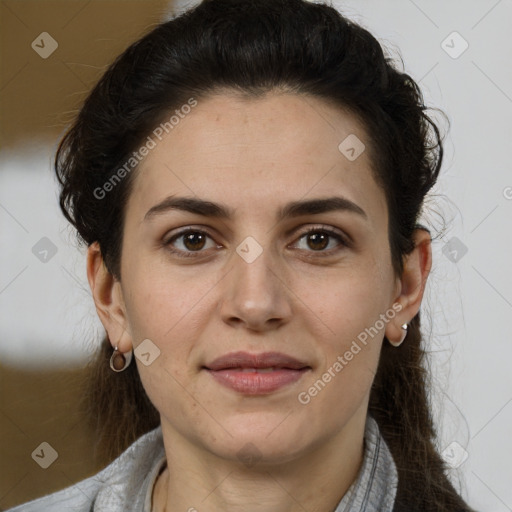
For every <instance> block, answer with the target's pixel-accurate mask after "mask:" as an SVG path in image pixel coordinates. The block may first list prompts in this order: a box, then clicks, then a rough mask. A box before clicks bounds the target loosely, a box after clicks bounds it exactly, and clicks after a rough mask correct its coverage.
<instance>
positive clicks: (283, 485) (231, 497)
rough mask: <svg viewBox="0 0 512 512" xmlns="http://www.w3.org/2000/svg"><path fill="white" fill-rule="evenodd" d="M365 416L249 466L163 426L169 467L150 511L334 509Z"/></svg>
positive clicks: (359, 456) (349, 478)
mask: <svg viewBox="0 0 512 512" xmlns="http://www.w3.org/2000/svg"><path fill="white" fill-rule="evenodd" d="M365 419H366V415H362V416H361V415H360V416H354V417H353V418H351V420H350V421H349V423H347V424H346V425H345V427H344V428H343V430H342V431H341V432H339V433H337V434H336V436H334V437H332V438H330V439H327V440H325V441H323V442H321V443H318V444H316V445H315V446H314V447H309V448H307V449H305V450H304V451H303V453H302V454H301V455H300V456H298V457H294V458H293V460H288V461H286V462H280V463H276V462H275V461H265V460H264V458H263V459H261V460H260V461H259V462H258V464H256V465H255V467H253V468H247V467H244V466H243V465H242V464H240V462H239V461H238V460H236V459H235V460H231V459H230V460H227V459H226V458H222V457H218V456H216V455H214V454H212V453H211V452H208V451H206V450H202V449H199V448H198V446H197V444H192V443H190V442H188V440H186V439H185V438H184V437H182V436H180V435H178V434H177V433H176V431H173V430H171V429H167V430H164V429H163V433H164V445H165V449H166V457H167V462H168V465H167V468H166V469H165V470H164V472H163V473H162V474H161V475H160V477H159V479H158V481H157V484H156V486H155V488H154V492H153V511H154V512H184V511H188V512H202V511H205V510H208V512H221V511H222V512H224V511H225V510H229V511H230V512H268V510H272V511H273V512H304V510H308V511H309V512H326V511H328V512H334V511H335V509H336V506H337V504H338V503H339V502H340V501H341V499H342V498H343V496H344V495H345V493H346V492H347V490H348V489H349V487H350V485H351V484H352V483H353V482H354V481H355V479H356V477H357V475H358V472H359V470H360V467H361V464H362V460H363V448H364V443H363V437H364V426H365ZM162 427H164V424H162ZM166 432H167V435H166Z"/></svg>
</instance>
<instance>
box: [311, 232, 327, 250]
mask: <svg viewBox="0 0 512 512" xmlns="http://www.w3.org/2000/svg"><path fill="white" fill-rule="evenodd" d="M329 238H330V236H329V235H326V234H325V233H318V232H315V233H312V234H308V235H306V239H307V244H308V246H309V247H310V248H311V249H314V250H315V251H316V250H323V249H325V248H326V247H327V245H328V244H329Z"/></svg>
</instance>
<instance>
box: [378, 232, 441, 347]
mask: <svg viewBox="0 0 512 512" xmlns="http://www.w3.org/2000/svg"><path fill="white" fill-rule="evenodd" d="M413 239H414V249H413V251H412V252H411V253H410V254H408V255H407V256H406V259H405V261H404V269H403V272H402V276H401V278H400V279H399V283H398V288H399V289H400V291H399V295H398V296H396V297H395V300H394V302H395V303H399V304H400V305H401V306H402V309H401V310H400V311H399V312H398V313H397V314H396V316H395V317H394V319H393V320H392V321H390V322H389V323H388V324H387V326H386V331H385V333H386V338H387V339H388V340H390V341H399V340H400V339H401V337H402V332H403V330H402V327H401V326H402V325H403V324H405V323H409V322H410V321H411V320H412V319H413V318H414V317H415V316H416V314H417V313H418V311H419V310H420V305H421V301H422V299H423V294H424V292H425V285H426V283H427V278H428V275H429V273H430V269H431V268H432V239H431V237H430V233H429V232H428V231H427V230H426V229H421V228H418V229H416V230H415V231H414V233H413Z"/></svg>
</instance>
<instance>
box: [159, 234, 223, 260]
mask: <svg viewBox="0 0 512 512" xmlns="http://www.w3.org/2000/svg"><path fill="white" fill-rule="evenodd" d="M208 239H210V240H211V242H212V243H211V244H210V247H206V249H209V248H212V247H219V246H218V245H216V244H215V243H214V242H213V240H212V238H211V237H210V235H209V234H208V233H207V232H206V231H202V230H199V229H191V228H189V229H186V230H184V231H180V232H179V233H176V234H175V235H174V236H172V237H170V238H169V239H167V240H165V241H164V245H165V247H166V248H167V249H168V250H169V251H171V252H172V253H174V254H176V255H177V256H179V257H183V258H190V257H194V256H195V254H194V253H198V252H205V251H203V250H202V249H204V248H205V246H206V244H207V240H208ZM176 241H179V242H180V243H179V244H177V245H180V246H181V247H179V248H176V247H175V243H176Z"/></svg>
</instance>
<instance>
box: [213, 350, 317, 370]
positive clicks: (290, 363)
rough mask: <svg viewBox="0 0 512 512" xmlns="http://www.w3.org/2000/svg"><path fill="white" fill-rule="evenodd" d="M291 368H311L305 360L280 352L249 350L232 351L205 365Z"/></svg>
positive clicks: (220, 367)
mask: <svg viewBox="0 0 512 512" xmlns="http://www.w3.org/2000/svg"><path fill="white" fill-rule="evenodd" d="M271 367H275V368H289V369H291V370H300V369H302V368H310V366H309V365H308V364H306V363H304V362H303V361H299V360H298V359H296V358H294V357H292V356H289V355H286V354H281V353H280V352H262V353H260V354H250V353H248V352H230V353H229V354H225V355H223V356H221V357H218V358H217V359H214V360H213V361H212V362H211V363H209V364H207V365H205V368H207V369H208V370H213V371H216V370H226V369H229V368H271Z"/></svg>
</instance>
